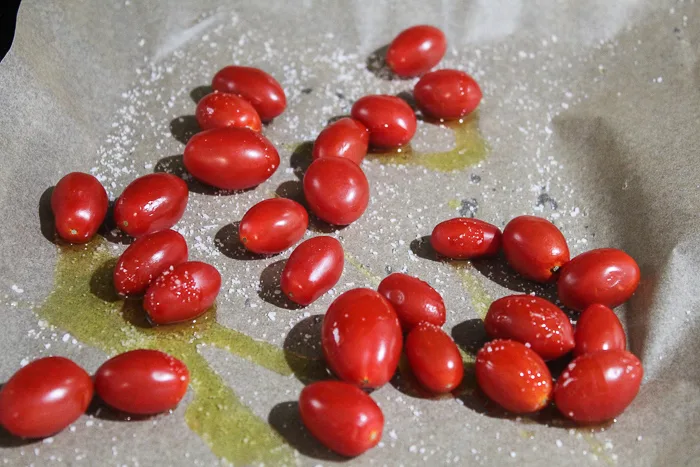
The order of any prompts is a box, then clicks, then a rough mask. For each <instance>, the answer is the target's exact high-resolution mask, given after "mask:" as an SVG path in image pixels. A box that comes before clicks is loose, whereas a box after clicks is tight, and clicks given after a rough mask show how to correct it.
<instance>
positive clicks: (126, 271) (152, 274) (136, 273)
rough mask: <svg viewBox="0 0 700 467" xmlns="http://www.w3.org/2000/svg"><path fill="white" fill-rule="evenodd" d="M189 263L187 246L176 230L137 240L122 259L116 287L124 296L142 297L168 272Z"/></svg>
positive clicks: (119, 261)
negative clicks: (155, 280)
mask: <svg viewBox="0 0 700 467" xmlns="http://www.w3.org/2000/svg"><path fill="white" fill-rule="evenodd" d="M185 261H187V242H186V241H185V239H184V238H183V236H182V235H180V234H179V233H177V232H175V231H174V230H161V231H160V232H155V233H152V234H150V235H146V236H144V237H141V238H138V239H137V240H136V241H135V242H134V243H132V244H131V245H129V248H127V249H126V250H125V251H124V253H122V255H121V256H120V257H119V260H118V261H117V265H116V266H115V268H114V287H115V288H116V289H117V292H119V293H120V294H122V295H126V296H133V295H140V294H142V293H144V292H145V291H146V289H147V288H148V286H149V285H150V284H151V282H153V280H154V279H156V278H157V277H158V276H160V275H161V274H162V273H163V272H165V271H166V270H168V269H169V268H170V267H171V266H177V265H178V264H180V263H184V262H185Z"/></svg>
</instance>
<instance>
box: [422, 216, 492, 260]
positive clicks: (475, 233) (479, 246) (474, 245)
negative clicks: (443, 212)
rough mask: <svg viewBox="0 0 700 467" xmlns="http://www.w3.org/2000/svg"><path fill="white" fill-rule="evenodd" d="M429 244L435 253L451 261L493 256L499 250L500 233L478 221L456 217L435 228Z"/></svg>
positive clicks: (486, 223)
mask: <svg viewBox="0 0 700 467" xmlns="http://www.w3.org/2000/svg"><path fill="white" fill-rule="evenodd" d="M430 244H431V245H432V247H433V250H435V252H436V253H438V254H440V255H442V256H445V257H447V258H452V259H470V258H479V257H484V256H494V255H496V254H498V251H499V250H500V248H501V231H500V230H499V229H498V227H496V226H495V225H491V224H489V223H488V222H484V221H482V220H479V219H471V218H468V217H456V218H454V219H449V220H446V221H444V222H440V223H439V224H438V225H436V226H435V228H434V229H433V233H432V235H431V236H430Z"/></svg>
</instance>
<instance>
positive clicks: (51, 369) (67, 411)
mask: <svg viewBox="0 0 700 467" xmlns="http://www.w3.org/2000/svg"><path fill="white" fill-rule="evenodd" d="M92 392H93V388H92V379H90V375H88V374H87V373H86V372H85V370H83V369H82V368H80V367H79V366H78V365H76V364H75V363H73V362H72V361H70V360H68V359H67V358H63V357H46V358H40V359H39V360H35V361H33V362H31V363H30V364H29V365H27V366H25V367H24V368H22V369H20V370H19V371H17V373H15V374H14V375H13V376H12V378H10V380H9V381H8V382H7V383H5V384H4V385H3V387H2V389H0V424H1V425H2V426H4V427H5V429H7V431H9V432H10V433H12V434H13V435H15V436H21V437H23V438H45V437H46V436H51V435H54V434H56V433H58V432H59V431H61V430H63V429H64V428H66V427H67V426H68V425H70V424H71V423H73V422H74V421H76V420H77V419H78V417H80V416H81V415H82V414H84V413H85V411H86V410H87V408H88V405H90V401H91V400H92Z"/></svg>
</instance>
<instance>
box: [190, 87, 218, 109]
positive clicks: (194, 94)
mask: <svg viewBox="0 0 700 467" xmlns="http://www.w3.org/2000/svg"><path fill="white" fill-rule="evenodd" d="M212 92H214V89H213V88H212V87H211V85H209V84H205V85H202V86H197V87H196V88H193V89H192V90H191V91H190V99H192V102H194V103H195V104H199V101H201V100H202V98H203V97H204V96H206V95H207V94H211V93H212Z"/></svg>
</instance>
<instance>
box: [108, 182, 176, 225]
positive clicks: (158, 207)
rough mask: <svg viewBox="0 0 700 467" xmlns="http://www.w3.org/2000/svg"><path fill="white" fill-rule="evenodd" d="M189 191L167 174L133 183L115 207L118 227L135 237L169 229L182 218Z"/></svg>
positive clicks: (115, 219) (125, 190)
mask: <svg viewBox="0 0 700 467" xmlns="http://www.w3.org/2000/svg"><path fill="white" fill-rule="evenodd" d="M188 197H189V190H188V188H187V184H186V183H185V182H184V181H183V180H182V179H181V178H179V177H176V176H175V175H171V174H167V173H155V174H149V175H144V176H143V177H139V178H137V179H136V180H134V181H133V182H131V183H130V184H129V185H128V186H127V187H126V188H125V189H124V192H123V193H122V195H121V196H120V197H119V199H117V202H116V204H115V205H114V221H115V222H116V223H117V227H119V228H120V229H121V230H123V231H124V232H125V233H127V234H129V235H131V236H132V237H141V236H143V235H148V234H150V233H153V232H158V231H160V230H165V229H169V228H170V227H172V226H173V225H175V224H176V223H177V221H179V220H180V218H182V214H183V213H184V212H185V208H186V207H187V198H188Z"/></svg>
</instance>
